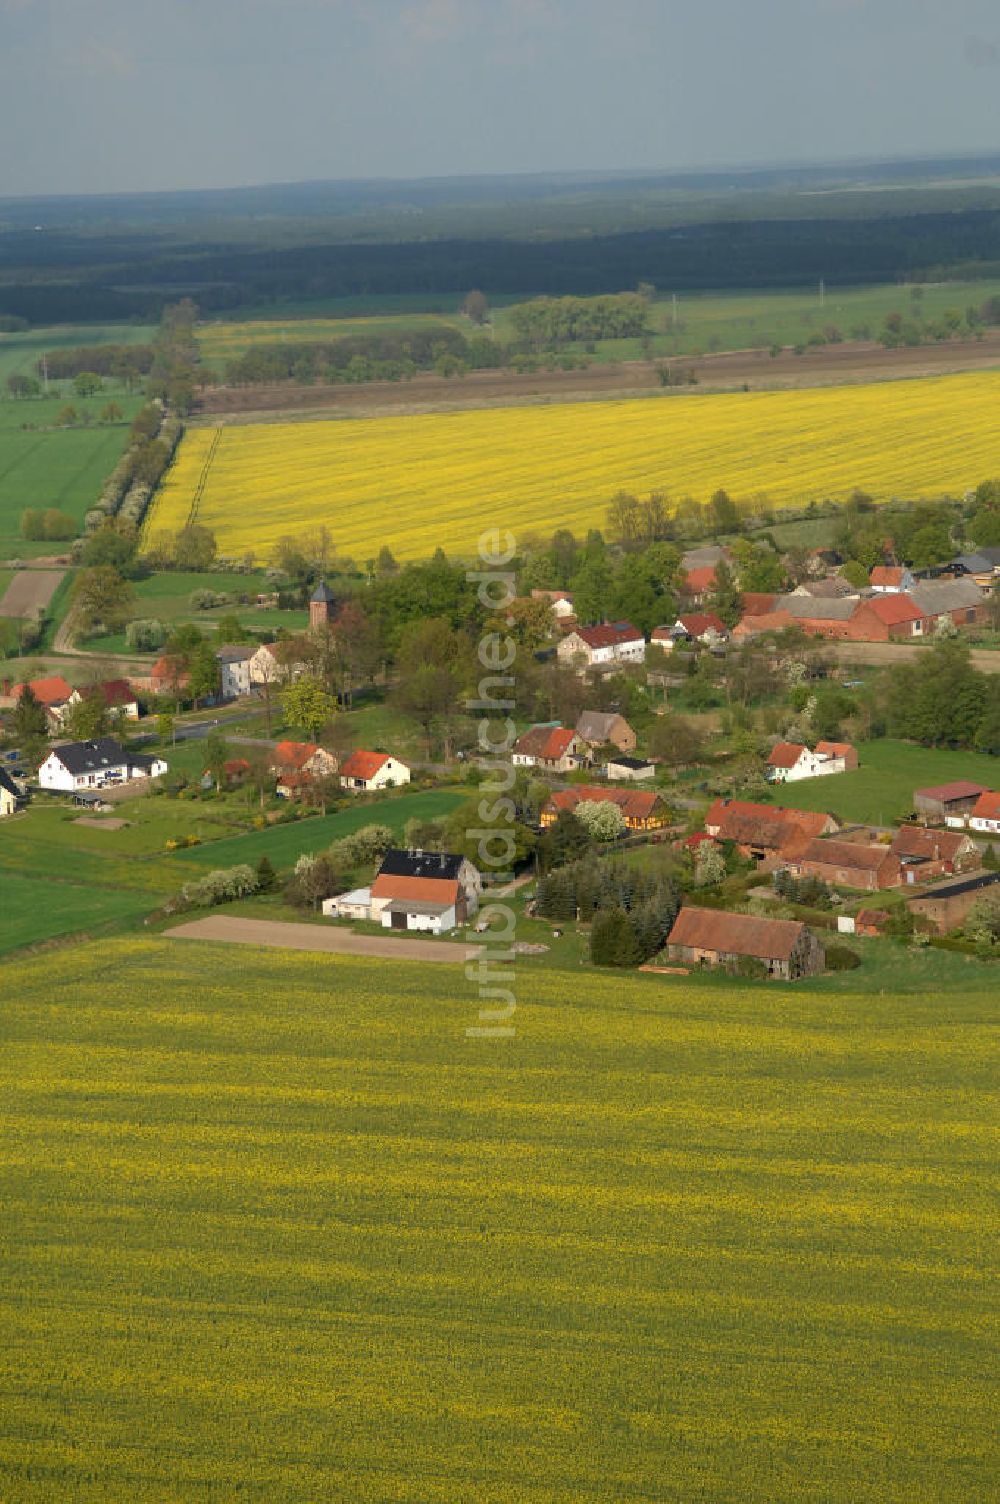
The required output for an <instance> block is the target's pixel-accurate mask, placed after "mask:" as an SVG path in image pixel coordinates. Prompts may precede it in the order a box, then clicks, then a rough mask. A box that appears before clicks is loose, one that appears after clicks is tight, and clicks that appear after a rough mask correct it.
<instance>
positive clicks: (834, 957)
mask: <svg viewBox="0 0 1000 1504" xmlns="http://www.w3.org/2000/svg"><path fill="white" fill-rule="evenodd" d="M860 965H861V957H860V956H859V955H858V953H857V951H856V950H851V948H850V946H848V945H828V946H827V948H826V969H827V971H856V970H857V968H858V967H859V966H860Z"/></svg>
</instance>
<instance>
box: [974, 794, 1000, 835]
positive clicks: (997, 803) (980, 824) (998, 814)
mask: <svg viewBox="0 0 1000 1504" xmlns="http://www.w3.org/2000/svg"><path fill="white" fill-rule="evenodd" d="M969 827H970V829H971V830H978V831H979V832H980V834H981V835H986V836H1000V794H995V793H993V792H992V791H991V790H989V789H987V790H985V792H984V793H982V794H980V796H979V798H978V799H977V800H976V803H975V806H974V808H973V811H972V814H971V815H970V816H969Z"/></svg>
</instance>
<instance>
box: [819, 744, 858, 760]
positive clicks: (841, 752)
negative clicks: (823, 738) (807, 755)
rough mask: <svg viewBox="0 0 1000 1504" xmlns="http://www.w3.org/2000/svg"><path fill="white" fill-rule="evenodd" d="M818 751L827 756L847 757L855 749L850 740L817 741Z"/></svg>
mask: <svg viewBox="0 0 1000 1504" xmlns="http://www.w3.org/2000/svg"><path fill="white" fill-rule="evenodd" d="M816 751H817V752H819V753H820V755H821V756H826V757H846V756H847V755H848V753H850V752H853V751H854V747H853V745H852V744H851V743H850V742H817V743H816Z"/></svg>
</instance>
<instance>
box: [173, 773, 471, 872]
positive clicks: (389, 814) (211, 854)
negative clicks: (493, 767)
mask: <svg viewBox="0 0 1000 1504" xmlns="http://www.w3.org/2000/svg"><path fill="white" fill-rule="evenodd" d="M472 792H473V791H472V790H469V792H468V793H467V794H466V793H460V792H458V791H457V790H455V789H428V790H424V791H420V792H415V793H412V794H399V795H397V796H395V797H394V798H380V799H378V800H376V801H374V802H369V801H367V800H364V799H363V800H361V801H360V802H359V803H357V804H355V805H351V806H349V807H348V808H347V809H341V810H337V811H335V812H334V813H333V814H330V815H313V816H310V817H308V818H306V819H304V820H296V821H294V822H293V823H291V824H289V825H274V826H271V827H270V829H268V830H254V831H250V832H248V833H247V834H245V835H239V836H230V837H229V838H228V839H227V840H222V841H213V842H212V843H211V844H210V845H205V846H195V847H192V848H191V849H190V850H188V851H184V852H182V853H178V858H179V861H180V862H181V863H183V864H184V865H185V866H186V865H189V864H192V863H194V864H196V865H198V866H201V867H233V866H235V865H236V864H237V863H240V862H249V863H250V865H251V866H256V864H257V862H259V861H260V859H261V857H262V856H264V855H265V854H266V855H267V856H268V857H269V858H270V860H271V862H272V864H273V865H274V866H275V868H278V869H281V868H286V867H291V866H294V864H295V860H296V858H297V857H299V856H300V855H301V854H302V852H304V851H324V850H325V849H326V848H327V846H329V845H330V844H331V842H333V841H338V840H340V838H341V837H342V836H347V835H350V834H351V833H352V831H355V830H360V829H361V827H362V825H387V826H388V827H389V829H390V830H392V831H393V832H394V833H395V834H396V835H397V836H400V837H401V836H402V833H403V827H404V825H405V824H406V822H407V820H436V819H438V818H439V817H440V816H442V815H446V814H448V813H449V811H451V810H453V809H454V808H455V806H456V805H457V804H459V803H461V801H462V800H463V799H465V798H468V797H471V794H472Z"/></svg>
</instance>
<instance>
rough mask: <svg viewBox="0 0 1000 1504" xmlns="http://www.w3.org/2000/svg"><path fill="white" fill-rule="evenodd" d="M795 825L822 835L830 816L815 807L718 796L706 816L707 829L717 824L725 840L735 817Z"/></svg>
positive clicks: (737, 818)
mask: <svg viewBox="0 0 1000 1504" xmlns="http://www.w3.org/2000/svg"><path fill="white" fill-rule="evenodd" d="M748 817H749V818H751V819H756V820H764V821H768V822H772V823H773V822H777V823H779V824H783V825H791V826H794V827H795V829H797V830H802V831H804V832H805V833H806V835H808V836H819V835H822V834H823V831H824V830H826V828H827V825H828V824H829V823H830V816H829V815H825V814H823V813H822V812H821V811H817V810H811V809H785V808H782V807H781V806H780V805H772V804H753V803H752V802H751V801H750V800H748V799H716V801H715V803H714V804H713V805H712V807H711V809H710V810H709V811H708V813H707V814H706V816H705V826H706V829H707V828H708V827H709V826H712V825H716V826H718V827H719V829H720V834H721V835H722V838H723V839H724V840H726V839H728V836H727V834H726V832H727V829H728V827H729V826H730V824H731V823H732V822H733V821H734V820H739V819H746V818H748Z"/></svg>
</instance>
